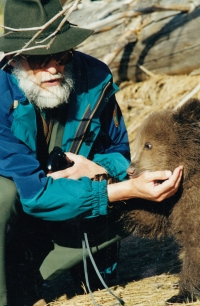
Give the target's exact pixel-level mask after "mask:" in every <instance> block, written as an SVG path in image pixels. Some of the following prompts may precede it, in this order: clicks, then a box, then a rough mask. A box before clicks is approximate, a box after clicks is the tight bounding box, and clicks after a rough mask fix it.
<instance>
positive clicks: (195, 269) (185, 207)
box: [120, 99, 200, 303]
mask: <svg viewBox="0 0 200 306" xmlns="http://www.w3.org/2000/svg"><path fill="white" fill-rule="evenodd" d="M134 145H135V146H134V148H135V150H134V152H135V156H134V158H133V160H132V162H131V165H130V168H129V170H130V171H132V172H133V177H134V176H137V175H139V174H140V173H142V172H144V171H146V170H149V171H156V170H166V169H168V170H171V171H173V170H174V169H175V168H176V167H177V166H179V165H183V167H184V173H183V178H182V183H181V186H180V188H179V190H178V192H177V193H176V195H175V196H173V197H171V198H170V199H167V200H165V201H163V202H161V203H156V202H150V201H145V200H137V199H135V200H130V201H129V203H128V204H127V209H126V210H124V211H122V212H121V217H120V222H121V224H122V225H123V228H124V231H125V232H126V233H135V234H137V235H140V236H141V237H150V238H151V237H161V236H164V235H173V236H174V238H175V239H176V241H177V242H178V243H179V245H180V247H181V256H180V258H181V260H182V269H181V274H180V283H179V294H178V295H177V296H173V297H172V298H171V299H170V300H168V301H167V302H168V303H182V302H188V301H195V299H196V297H197V298H200V237H199V236H200V101H199V100H196V99H192V100H189V101H188V102H187V103H186V104H185V105H183V106H182V107H181V108H180V109H178V110H177V111H172V110H163V111H160V112H157V113H152V114H150V115H149V117H148V118H147V119H146V120H145V121H144V122H143V124H142V125H141V127H140V128H139V130H138V133H137V136H136V140H135V144H134Z"/></svg>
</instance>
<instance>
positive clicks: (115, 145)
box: [0, 52, 130, 221]
mask: <svg viewBox="0 0 200 306" xmlns="http://www.w3.org/2000/svg"><path fill="white" fill-rule="evenodd" d="M73 70H74V73H73V75H74V80H75V89H74V90H73V92H72V94H71V96H70V101H69V103H68V105H67V111H66V113H64V114H62V115H63V118H64V119H62V120H64V133H63V137H62V149H63V150H64V151H65V152H67V151H70V150H71V148H72V147H73V141H74V139H76V137H77V135H76V133H77V130H78V128H79V126H80V124H81V119H82V118H83V115H84V113H85V110H86V109H87V107H88V105H89V109H90V111H92V110H94V108H95V107H96V105H97V102H99V105H98V107H97V110H96V111H95V112H94V115H93V118H92V120H91V122H90V124H89V126H88V129H87V132H86V133H84V138H83V142H82V144H81V147H80V149H79V152H78V154H81V155H83V156H85V157H87V158H89V159H91V160H93V161H94V162H95V163H97V164H99V165H101V166H103V167H104V168H106V170H107V171H108V173H109V174H110V175H112V176H115V177H117V178H118V179H119V180H124V179H126V169H127V167H128V165H129V161H130V160H129V159H130V150H129V144H128V137H127V131H126V128H125V125H124V121H123V117H122V114H121V111H120V109H119V106H118V105H117V102H116V100H115V96H114V93H115V92H116V90H117V86H116V85H115V84H114V83H113V81H112V75H111V73H110V71H109V69H108V67H107V66H106V65H105V64H103V63H102V62H100V61H98V60H97V59H94V58H92V57H90V56H88V55H85V54H82V53H80V52H75V56H74V63H73ZM0 82H1V88H0V146H1V150H0V175H2V176H5V177H7V178H9V179H11V180H13V181H14V183H15V185H16V187H17V190H18V192H19V195H20V201H21V203H22V206H23V210H24V211H25V212H26V213H27V214H30V215H32V216H35V217H37V218H41V219H43V220H52V221H58V220H67V219H72V218H77V217H81V218H91V217H96V216H99V215H105V214H107V205H108V198H107V189H106V181H102V182H95V181H92V180H90V179H89V178H88V177H82V178H80V179H78V180H72V179H66V178H61V179H57V180H54V179H52V178H51V177H47V176H46V174H45V172H44V170H43V169H42V168H41V165H40V163H39V161H38V160H37V124H36V114H35V109H34V106H33V105H32V104H31V103H29V101H28V100H27V99H26V97H25V95H24V93H23V92H22V91H21V89H20V88H19V87H18V83H17V80H16V79H15V78H14V76H12V74H10V73H9V72H5V71H2V70H1V71H0ZM15 100H17V101H18V106H17V107H16V108H14V107H13V103H14V101H15ZM78 137H80V135H79V136H78ZM1 192H3V191H1Z"/></svg>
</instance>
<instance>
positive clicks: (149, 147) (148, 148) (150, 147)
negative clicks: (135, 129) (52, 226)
mask: <svg viewBox="0 0 200 306" xmlns="http://www.w3.org/2000/svg"><path fill="white" fill-rule="evenodd" d="M144 148H145V149H146V150H151V149H152V144H151V143H150V142H146V143H145V145H144Z"/></svg>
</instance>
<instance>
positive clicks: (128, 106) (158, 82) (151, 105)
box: [117, 75, 200, 143]
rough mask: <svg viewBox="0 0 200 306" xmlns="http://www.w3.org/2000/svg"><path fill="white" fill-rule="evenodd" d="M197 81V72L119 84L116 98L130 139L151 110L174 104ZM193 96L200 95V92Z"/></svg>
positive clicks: (170, 106)
mask: <svg viewBox="0 0 200 306" xmlns="http://www.w3.org/2000/svg"><path fill="white" fill-rule="evenodd" d="M199 83H200V75H193V76H192V75H190V76H188V75H181V76H166V75H158V76H155V77H153V78H150V79H149V80H147V81H145V82H139V83H131V82H126V83H123V84H121V86H120V88H121V90H120V91H119V92H118V93H117V100H118V101H119V104H120V106H121V108H122V111H123V114H124V117H125V121H126V124H127V127H128V133H129V140H130V142H131V143H132V142H133V140H134V137H135V133H136V131H137V128H138V127H139V125H140V124H141V122H142V121H143V120H144V118H145V117H146V116H147V115H148V114H149V113H150V112H152V111H157V110H160V109H167V108H174V107H175V106H176V105H177V104H178V103H179V101H180V100H181V99H183V98H184V97H185V96H186V95H187V94H188V93H190V92H191V91H192V90H193V89H194V88H195V86H197V85H198V84H199ZM194 97H197V98H200V92H198V93H197V94H196V95H195V96H194Z"/></svg>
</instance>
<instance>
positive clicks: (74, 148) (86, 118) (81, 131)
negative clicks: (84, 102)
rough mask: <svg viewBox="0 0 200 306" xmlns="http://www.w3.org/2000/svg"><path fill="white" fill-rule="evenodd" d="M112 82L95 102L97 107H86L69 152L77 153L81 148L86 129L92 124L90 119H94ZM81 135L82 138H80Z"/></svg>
mask: <svg viewBox="0 0 200 306" xmlns="http://www.w3.org/2000/svg"><path fill="white" fill-rule="evenodd" d="M110 84H111V82H108V83H107V84H106V86H105V87H104V88H103V90H102V93H101V95H100V97H99V98H98V100H97V102H96V104H95V107H94V109H93V110H92V111H90V104H89V105H88V106H87V108H86V111H85V113H84V115H83V118H82V120H81V122H80V124H79V127H78V129H77V132H76V135H75V139H74V141H73V142H72V145H71V148H70V150H69V152H72V153H74V154H77V153H78V151H79V149H80V146H81V144H82V141H83V138H84V136H85V133H86V130H87V128H88V126H89V124H90V121H91V119H92V117H93V116H94V114H95V112H96V110H97V109H98V107H99V105H100V103H101V101H102V99H103V97H104V95H105V92H106V90H107V89H108V87H109V86H110ZM79 137H80V139H79Z"/></svg>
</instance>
